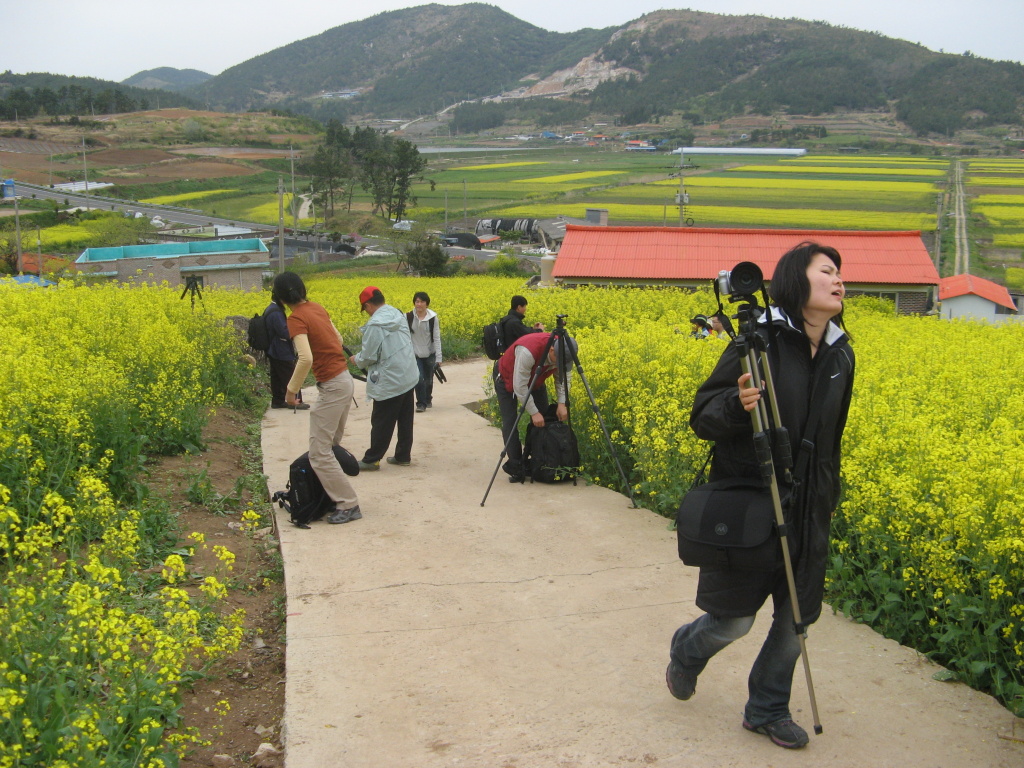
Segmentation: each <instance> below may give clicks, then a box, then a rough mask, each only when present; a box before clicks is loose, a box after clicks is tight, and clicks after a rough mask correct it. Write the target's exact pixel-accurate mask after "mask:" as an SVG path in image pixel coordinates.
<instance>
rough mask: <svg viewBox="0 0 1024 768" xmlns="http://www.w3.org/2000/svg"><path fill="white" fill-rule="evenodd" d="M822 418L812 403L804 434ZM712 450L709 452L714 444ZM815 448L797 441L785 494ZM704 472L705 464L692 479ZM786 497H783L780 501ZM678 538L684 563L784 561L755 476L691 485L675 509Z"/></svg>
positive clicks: (769, 566)
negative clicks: (797, 453)
mask: <svg viewBox="0 0 1024 768" xmlns="http://www.w3.org/2000/svg"><path fill="white" fill-rule="evenodd" d="M820 418H821V409H820V408H819V407H816V406H815V407H813V408H812V411H811V414H810V416H809V417H808V419H807V425H806V427H805V428H804V434H806V435H814V434H815V432H816V431H817V428H818V421H819V420H820ZM711 450H712V453H713V452H714V448H712V449H711ZM813 450H814V443H813V441H811V440H809V439H806V438H805V439H804V440H803V441H802V442H801V445H800V456H799V458H798V459H797V466H796V469H795V471H794V473H793V477H794V481H795V482H794V487H793V493H792V494H790V497H789V498H792V497H793V496H794V495H795V494H796V493H797V491H798V489H799V486H800V484H801V483H802V482H803V479H804V477H805V475H806V473H807V466H808V463H809V462H810V456H811V453H812V452H813ZM710 458H711V454H709V455H708V459H710ZM705 466H707V462H705ZM702 475H703V470H701V472H700V473H699V474H698V476H697V480H695V483H697V482H698V481H699V480H700V479H701V477H702ZM786 501H787V500H783V505H784V506H785V504H786ZM676 538H677V540H678V545H679V559H680V560H682V561H683V563H684V564H685V565H692V566H695V567H698V568H710V569H718V570H732V571H761V572H764V571H773V570H775V569H776V568H778V567H779V566H780V565H781V564H782V548H781V545H780V542H779V533H778V527H777V525H776V521H775V507H774V505H773V504H772V496H771V490H770V489H769V488H767V487H765V486H764V485H763V484H762V483H761V481H760V479H759V478H749V477H732V478H726V479H724V480H715V481H713V482H710V483H704V484H695V485H694V486H692V487H691V488H690V490H689V491H687V493H686V495H685V496H684V497H683V500H682V502H681V503H680V505H679V510H678V512H677V513H676Z"/></svg>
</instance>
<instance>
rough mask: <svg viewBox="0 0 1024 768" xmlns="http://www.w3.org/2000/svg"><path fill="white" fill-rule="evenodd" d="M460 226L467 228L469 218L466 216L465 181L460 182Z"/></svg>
mask: <svg viewBox="0 0 1024 768" xmlns="http://www.w3.org/2000/svg"><path fill="white" fill-rule="evenodd" d="M462 226H464V227H468V226H469V216H468V215H467V214H466V180H465V179H463V180H462Z"/></svg>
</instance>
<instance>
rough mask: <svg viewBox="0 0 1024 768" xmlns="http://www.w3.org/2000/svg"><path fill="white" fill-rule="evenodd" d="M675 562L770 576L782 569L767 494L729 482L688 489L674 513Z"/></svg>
mask: <svg viewBox="0 0 1024 768" xmlns="http://www.w3.org/2000/svg"><path fill="white" fill-rule="evenodd" d="M676 536H677V538H678V542H679V559H680V560H682V561H683V563H684V564H686V565H693V566H697V567H700V568H721V569H727V570H733V571H772V570H774V569H775V568H777V567H778V566H779V565H781V564H782V548H781V547H780V545H779V536H778V530H777V527H776V525H775V508H774V506H773V505H772V497H771V492H770V491H769V489H768V488H765V487H764V486H763V485H761V484H760V482H759V481H758V480H752V479H749V478H743V477H739V478H728V479H726V480H716V481H714V482H712V483H705V484H704V485H698V486H696V487H695V488H692V489H691V490H690V491H689V492H688V493H687V494H686V495H685V496H684V497H683V501H682V503H681V504H680V505H679V511H678V513H677V514H676Z"/></svg>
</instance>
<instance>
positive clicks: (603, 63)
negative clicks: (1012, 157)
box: [185, 3, 1024, 134]
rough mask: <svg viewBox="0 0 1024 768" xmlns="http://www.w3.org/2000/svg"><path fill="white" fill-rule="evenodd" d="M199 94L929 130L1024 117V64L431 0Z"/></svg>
mask: <svg viewBox="0 0 1024 768" xmlns="http://www.w3.org/2000/svg"><path fill="white" fill-rule="evenodd" d="M185 93H188V94H189V95H192V96H194V97H195V98H196V99H197V101H200V102H202V103H204V104H206V105H207V106H208V107H209V108H212V109H226V110H244V109H254V108H269V107H275V108H281V109H289V110H292V111H294V112H298V113H301V114H308V115H312V116H314V117H318V118H321V119H324V118H327V117H340V118H345V117H346V116H349V115H359V114H361V115H376V116H380V117H383V116H389V117H410V118H411V117H416V116H418V115H424V114H430V113H434V112H437V111H439V110H441V109H443V108H446V107H449V106H451V105H452V104H456V103H458V102H460V101H464V100H472V99H480V98H481V97H487V96H498V95H503V98H504V99H507V98H532V97H541V98H547V99H558V100H561V101H563V102H571V106H572V107H573V108H574V109H575V110H576V111H577V112H578V111H581V110H582V111H583V112H584V113H585V112H587V111H590V112H599V113H602V114H605V115H612V116H615V117H616V118H617V119H618V120H619V121H620V122H621V123H626V124H635V123H639V122H650V121H654V120H657V119H659V118H660V117H661V116H665V115H669V114H672V113H679V114H683V115H685V116H687V117H688V118H689V119H690V120H693V121H698V120H720V119H723V118H727V117H731V116H734V115H739V114H744V113H748V112H755V113H763V114H773V113H789V114H804V115H806V114H810V115H815V114H823V113H827V112H832V111H850V110H880V111H890V112H892V113H893V114H894V116H895V117H897V118H898V119H900V120H902V121H904V122H906V123H907V124H909V125H910V126H911V127H912V128H913V129H915V130H916V131H918V132H919V133H922V134H923V133H927V132H940V133H948V132H950V131H955V130H958V129H960V128H964V127H977V126H984V125H992V124H1012V123H1016V124H1020V123H1022V122H1024V106H1022V105H1024V66H1022V65H1020V64H1017V63H1012V62H993V61H989V60H986V59H981V58H977V57H974V56H972V55H970V54H964V55H962V56H961V55H954V54H943V53H936V52H933V51H929V50H928V49H926V48H924V47H922V46H920V45H916V44H913V43H908V42H904V41H901V40H894V39H891V38H886V37H883V36H882V35H879V34H876V33H871V32H861V31H858V30H855V29H849V28H845V27H833V26H831V25H829V24H826V23H824V22H808V21H800V20H797V19H769V18H765V17H761V16H725V15H720V14H713V13H701V12H696V11H685V10H679V11H677V10H668V11H656V12H654V13H650V14H647V15H645V16H642V17H641V18H639V19H637V20H635V21H632V22H630V23H628V24H625V25H623V26H622V27H618V28H608V29H602V30H594V29H585V30H580V31H578V32H573V33H569V34H560V33H555V32H548V31H546V30H543V29H541V28H539V27H535V26H533V25H532V24H528V23H526V22H524V21H521V20H519V19H517V18H515V17H514V16H512V15H510V14H508V13H506V12H505V11H503V10H501V9H499V8H496V7H495V6H492V5H485V4H482V3H468V4H465V5H458V6H444V5H423V6H419V7H416V8H407V9H404V10H400V11H392V12H388V13H381V14H378V15H376V16H373V17H370V18H368V19H365V20H363V21H357V22H352V23H350V24H345V25H343V26H340V27H335V28H333V29H329V30H327V31H326V32H323V33H322V34H320V35H317V36H315V37H310V38H307V39H305V40H300V41H298V42H295V43H292V44H290V45H287V46H284V47H283V48H278V49H276V50H274V51H271V52H269V53H266V54H263V55H261V56H257V57H255V58H253V59H250V60H249V61H246V62H244V63H242V64H238V65H236V66H234V67H231V68H230V69H228V70H225V71H224V72H223V73H221V74H220V75H218V76H216V77H213V78H211V79H209V80H207V81H206V82H204V83H202V84H201V85H198V86H193V87H191V88H188V89H187V90H186V91H185Z"/></svg>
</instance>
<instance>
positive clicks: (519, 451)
mask: <svg viewBox="0 0 1024 768" xmlns="http://www.w3.org/2000/svg"><path fill="white" fill-rule="evenodd" d="M494 393H495V394H496V395H497V397H498V408H499V409H500V410H501V437H502V438H503V439H504V440H505V442H506V443H507V445H508V452H507V456H508V459H509V461H514V462H521V461H522V460H523V444H522V442H521V441H520V440H519V422H518V421H517V420H516V414H518V413H519V408H520V407H521V405H522V404H521V403H520V402H519V400H518V399H517V398H516V396H515V395H514V394H513V393H511V392H509V391H508V390H507V389H505V382H504V381H502V380H501V377H500V376H499V377H498V378H497V379H496V380H495V382H494ZM530 394H531V396H532V397H533V404H534V405H536V406H537V410H539V411H540V412H541V413H544V412H546V411H547V409H548V390H547V386H546V385H545V384H544V383H543V382H541V384H540V385H539V386H538V387H537V388H536V389H534V390H533V391H532V392H531V393H530ZM510 438H511V439H510ZM510 474H512V473H510Z"/></svg>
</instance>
